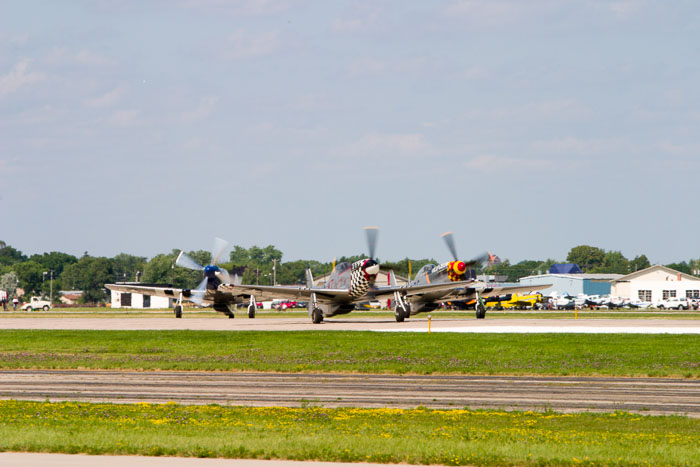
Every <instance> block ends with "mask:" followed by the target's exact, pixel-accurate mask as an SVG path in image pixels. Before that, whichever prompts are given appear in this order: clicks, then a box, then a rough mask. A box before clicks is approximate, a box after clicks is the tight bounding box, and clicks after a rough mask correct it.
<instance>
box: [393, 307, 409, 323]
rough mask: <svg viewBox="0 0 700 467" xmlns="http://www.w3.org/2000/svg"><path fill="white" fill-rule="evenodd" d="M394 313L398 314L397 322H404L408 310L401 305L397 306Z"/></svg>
mask: <svg viewBox="0 0 700 467" xmlns="http://www.w3.org/2000/svg"><path fill="white" fill-rule="evenodd" d="M394 315H395V316H396V322H397V323H403V320H404V319H405V318H406V310H404V308H403V307H401V306H397V307H396V311H395V312H394Z"/></svg>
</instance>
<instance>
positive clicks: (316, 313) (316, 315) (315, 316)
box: [311, 308, 323, 324]
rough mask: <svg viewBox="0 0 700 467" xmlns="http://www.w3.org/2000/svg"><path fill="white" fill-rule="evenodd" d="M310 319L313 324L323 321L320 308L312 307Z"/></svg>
mask: <svg viewBox="0 0 700 467" xmlns="http://www.w3.org/2000/svg"><path fill="white" fill-rule="evenodd" d="M311 321H312V322H313V323H314V324H320V323H321V322H322V321H323V312H322V311H321V309H320V308H314V309H313V311H312V312H311Z"/></svg>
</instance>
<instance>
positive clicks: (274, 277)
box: [272, 259, 277, 285]
mask: <svg viewBox="0 0 700 467" xmlns="http://www.w3.org/2000/svg"><path fill="white" fill-rule="evenodd" d="M272 285H277V259H273V260H272Z"/></svg>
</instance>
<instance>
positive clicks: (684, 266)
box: [666, 261, 690, 274]
mask: <svg viewBox="0 0 700 467" xmlns="http://www.w3.org/2000/svg"><path fill="white" fill-rule="evenodd" d="M666 267H667V268H671V269H675V270H676V271H679V272H683V273H685V274H690V265H689V264H688V263H686V262H685V261H681V262H680V263H671V264H667V265H666Z"/></svg>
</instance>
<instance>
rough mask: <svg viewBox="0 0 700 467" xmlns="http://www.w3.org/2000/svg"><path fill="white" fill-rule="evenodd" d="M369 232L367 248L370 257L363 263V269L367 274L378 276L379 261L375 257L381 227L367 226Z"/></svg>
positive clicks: (366, 230) (366, 231)
mask: <svg viewBox="0 0 700 467" xmlns="http://www.w3.org/2000/svg"><path fill="white" fill-rule="evenodd" d="M365 233H366V234H367V249H368V250H369V259H368V260H367V261H365V262H364V264H363V265H362V270H363V271H364V272H365V275H366V276H376V275H377V274H378V273H379V263H377V260H376V259H374V254H375V253H376V251H377V237H378V236H379V227H365Z"/></svg>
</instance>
